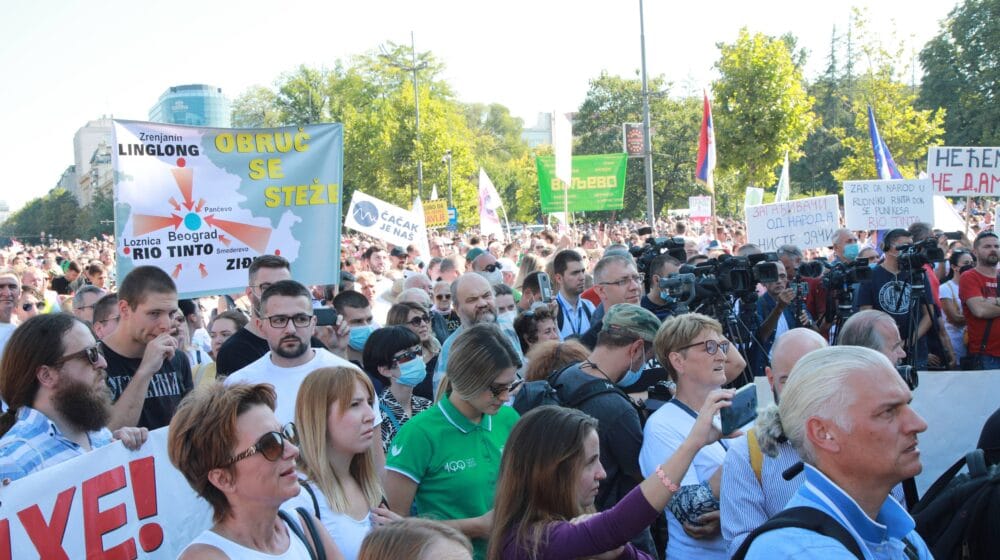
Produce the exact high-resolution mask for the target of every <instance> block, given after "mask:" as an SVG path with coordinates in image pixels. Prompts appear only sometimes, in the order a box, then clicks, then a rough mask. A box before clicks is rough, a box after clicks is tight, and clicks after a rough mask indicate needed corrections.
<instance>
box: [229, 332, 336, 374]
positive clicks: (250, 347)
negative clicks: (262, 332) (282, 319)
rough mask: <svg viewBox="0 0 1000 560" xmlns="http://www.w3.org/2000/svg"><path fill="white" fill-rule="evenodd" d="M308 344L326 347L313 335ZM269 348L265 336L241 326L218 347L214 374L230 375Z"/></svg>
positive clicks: (253, 360) (258, 357)
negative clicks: (262, 336)
mask: <svg viewBox="0 0 1000 560" xmlns="http://www.w3.org/2000/svg"><path fill="white" fill-rule="evenodd" d="M310 346H312V347H313V348H326V346H324V345H323V343H322V342H320V340H319V339H318V338H316V337H315V336H314V337H312V340H311V341H310ZM270 349H271V347H270V346H268V344H267V339H266V338H261V337H259V336H257V335H255V334H253V333H252V332H250V331H249V330H247V328H246V327H243V328H242V329H240V330H238V331H236V332H235V333H233V336H231V337H229V339H228V340H226V341H225V342H223V343H222V346H221V347H220V348H219V355H218V356H217V357H216V360H215V375H216V376H226V375H232V374H234V373H236V372H237V371H240V370H241V369H243V368H245V367H247V366H248V365H250V364H252V363H254V362H256V361H257V360H259V359H260V358H261V356H263V355H264V354H267V352H268V351H269V350H270Z"/></svg>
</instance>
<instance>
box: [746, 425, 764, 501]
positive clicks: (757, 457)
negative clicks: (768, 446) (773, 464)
mask: <svg viewBox="0 0 1000 560" xmlns="http://www.w3.org/2000/svg"><path fill="white" fill-rule="evenodd" d="M747 447H749V448H750V468H752V469H753V474H754V476H756V477H757V484H759V485H760V486H761V487H763V486H764V481H763V479H762V476H761V472H763V470H764V454H763V453H762V452H761V450H760V442H759V441H757V432H756V431H754V429H753V428H750V429H749V430H747Z"/></svg>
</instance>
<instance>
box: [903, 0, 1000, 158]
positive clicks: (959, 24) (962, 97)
mask: <svg viewBox="0 0 1000 560" xmlns="http://www.w3.org/2000/svg"><path fill="white" fill-rule="evenodd" d="M920 62H921V64H922V65H923V68H924V78H923V83H922V84H921V87H920V100H919V101H920V105H921V107H923V108H927V109H932V108H937V107H941V108H944V109H945V110H946V111H947V116H946V117H945V121H944V128H945V134H944V138H945V143H946V144H947V145H950V146H996V145H997V144H1000V106H998V104H997V99H998V96H1000V0H965V1H964V2H962V3H961V4H959V5H958V6H957V7H956V8H955V9H954V10H952V12H951V13H950V14H949V15H948V18H947V19H946V20H944V21H943V22H942V23H941V31H940V33H939V34H938V35H937V36H936V37H935V38H934V39H932V40H931V41H930V42H928V43H927V45H926V46H924V49H923V50H922V51H921V52H920Z"/></svg>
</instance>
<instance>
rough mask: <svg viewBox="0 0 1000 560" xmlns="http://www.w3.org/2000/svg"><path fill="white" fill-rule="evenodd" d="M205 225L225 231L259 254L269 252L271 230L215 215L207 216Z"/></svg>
mask: <svg viewBox="0 0 1000 560" xmlns="http://www.w3.org/2000/svg"><path fill="white" fill-rule="evenodd" d="M205 223H206V224H208V225H209V226H211V227H214V228H219V229H221V230H222V231H225V232H226V233H228V234H229V235H232V236H233V237H235V238H236V239H239V240H240V241H242V242H243V243H245V244H246V245H247V246H248V247H250V248H251V249H253V250H254V251H257V252H258V253H263V252H264V251H266V250H267V242H268V241H269V240H270V239H271V229H270V228H264V227H258V226H251V225H249V224H243V223H240V222H230V221H228V220H220V219H218V218H216V217H215V215H214V214H213V215H209V216H205Z"/></svg>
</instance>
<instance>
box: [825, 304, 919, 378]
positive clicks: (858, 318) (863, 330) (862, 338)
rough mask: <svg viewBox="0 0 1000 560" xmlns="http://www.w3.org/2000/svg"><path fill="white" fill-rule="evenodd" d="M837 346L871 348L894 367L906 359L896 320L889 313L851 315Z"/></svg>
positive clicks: (866, 311)
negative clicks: (883, 356) (882, 355)
mask: <svg viewBox="0 0 1000 560" xmlns="http://www.w3.org/2000/svg"><path fill="white" fill-rule="evenodd" d="M837 344H838V345H840V346H864V347H865V348H871V349H872V350H875V351H877V352H881V353H882V354H884V355H885V357H886V358H889V361H890V362H892V365H894V366H895V365H899V362H900V361H901V360H902V359H903V358H905V357H906V351H905V350H904V349H903V339H902V338H901V337H900V336H899V327H897V326H896V320H895V319H893V318H892V316H891V315H889V314H888V313H886V312H884V311H878V310H876V309H866V310H864V311H858V312H857V313H855V314H854V315H851V318H850V319H848V320H847V321H846V322H844V326H843V327H842V328H841V329H840V338H838V339H837Z"/></svg>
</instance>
